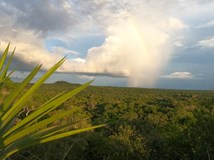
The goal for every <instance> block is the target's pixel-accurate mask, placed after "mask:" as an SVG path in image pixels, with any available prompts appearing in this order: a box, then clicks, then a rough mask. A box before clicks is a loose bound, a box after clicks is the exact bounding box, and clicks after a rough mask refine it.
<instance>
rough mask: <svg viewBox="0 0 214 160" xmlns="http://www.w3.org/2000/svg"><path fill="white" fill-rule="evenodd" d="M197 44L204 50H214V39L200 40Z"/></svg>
mask: <svg viewBox="0 0 214 160" xmlns="http://www.w3.org/2000/svg"><path fill="white" fill-rule="evenodd" d="M198 44H199V45H200V46H202V47H205V48H214V37H212V38H210V39H205V40H201V41H199V42H198Z"/></svg>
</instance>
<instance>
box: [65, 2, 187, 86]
mask: <svg viewBox="0 0 214 160" xmlns="http://www.w3.org/2000/svg"><path fill="white" fill-rule="evenodd" d="M166 2H167V3H166ZM109 3H110V2H108V3H104V2H103V1H102V2H101V1H100V4H99V5H100V6H102V7H103V8H102V9H101V10H99V11H97V12H98V13H97V12H96V15H99V16H98V20H97V21H98V23H101V25H103V28H104V31H105V34H106V37H107V38H106V39H105V42H104V43H103V44H102V45H101V46H99V47H94V48H91V49H89V51H88V55H87V57H86V61H85V62H83V63H82V64H79V63H77V64H76V67H74V66H73V65H72V63H71V64H70V65H71V66H70V67H69V68H72V67H73V68H76V70H75V71H77V72H87V73H88V72H90V73H105V74H109V75H113V76H127V77H128V80H129V85H130V86H144V87H145V86H146V87H147V86H152V85H153V84H154V83H155V80H156V78H157V76H158V75H159V73H160V70H161V69H162V68H163V67H164V66H165V65H166V63H167V61H168V59H169V56H170V53H171V43H170V40H172V39H171V37H170V36H171V35H172V34H173V32H174V31H176V30H177V29H181V28H184V27H185V25H184V24H183V23H182V22H181V21H180V20H179V19H176V18H173V17H172V16H169V12H170V10H167V8H168V7H170V6H171V5H172V4H173V3H171V2H169V1H165V2H164V1H162V4H160V3H159V2H158V1H156V0H153V1H140V2H138V1H129V2H128V1H125V0H122V1H120V2H118V4H115V3H113V2H112V4H115V6H111V5H110V6H109ZM101 4H102V5H101ZM93 5H98V4H93ZM164 7H165V8H164ZM113 8H114V10H112V9H113ZM92 15H93V14H92ZM104 18H105V19H104ZM68 66H69V65H68Z"/></svg>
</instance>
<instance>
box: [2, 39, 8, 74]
mask: <svg viewBox="0 0 214 160" xmlns="http://www.w3.org/2000/svg"><path fill="white" fill-rule="evenodd" d="M9 48H10V43H9V44H8V45H7V48H6V49H5V51H4V53H3V54H2V57H1V60H0V72H1V71H2V68H3V65H4V63H5V60H6V58H7V54H8V50H9Z"/></svg>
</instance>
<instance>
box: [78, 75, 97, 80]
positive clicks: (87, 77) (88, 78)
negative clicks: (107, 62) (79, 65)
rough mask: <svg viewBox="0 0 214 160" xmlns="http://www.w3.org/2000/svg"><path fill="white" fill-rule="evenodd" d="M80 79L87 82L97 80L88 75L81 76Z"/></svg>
mask: <svg viewBox="0 0 214 160" xmlns="http://www.w3.org/2000/svg"><path fill="white" fill-rule="evenodd" d="M78 78H80V79H87V80H93V79H95V77H94V76H87V75H79V76H78Z"/></svg>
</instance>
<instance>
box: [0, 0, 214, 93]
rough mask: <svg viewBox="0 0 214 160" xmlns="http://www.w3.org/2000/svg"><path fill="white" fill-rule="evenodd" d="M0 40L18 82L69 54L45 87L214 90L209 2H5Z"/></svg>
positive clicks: (0, 5) (213, 4) (213, 13)
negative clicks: (10, 50)
mask: <svg viewBox="0 0 214 160" xmlns="http://www.w3.org/2000/svg"><path fill="white" fill-rule="evenodd" d="M0 35H1V36H0V43H1V46H0V48H1V50H3V49H4V47H5V46H6V45H7V43H8V42H9V41H10V42H11V44H12V46H13V47H14V46H16V48H17V49H16V55H15V61H14V64H13V67H14V68H15V69H16V72H15V73H14V74H13V79H15V80H21V79H23V78H24V77H25V76H26V75H27V74H28V73H29V71H30V70H31V69H32V67H33V66H35V65H36V64H40V63H42V64H43V70H47V69H48V68H50V67H51V66H52V65H54V64H55V63H56V62H57V61H58V60H60V59H61V58H62V57H64V56H67V61H66V62H65V63H64V64H63V66H62V67H61V68H60V69H59V70H58V72H59V73H57V74H55V75H54V76H53V77H51V78H50V79H49V81H48V82H55V81H58V80H64V81H68V82H73V83H84V82H87V81H88V80H90V79H95V82H94V83H93V84H94V85H104V86H130V87H146V88H173V89H174V88H175V89H214V72H213V68H214V63H213V61H214V52H213V50H214V1H212V0H203V1H202V0H186V1H184V0H162V1H159V0H149V1H148V0H132V1H128V0H120V1H114V0H87V1H85V0H78V1H77V0H46V1H42V0H28V1H25V2H24V3H23V1H21V0H2V1H1V2H0ZM38 77H39V76H38Z"/></svg>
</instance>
